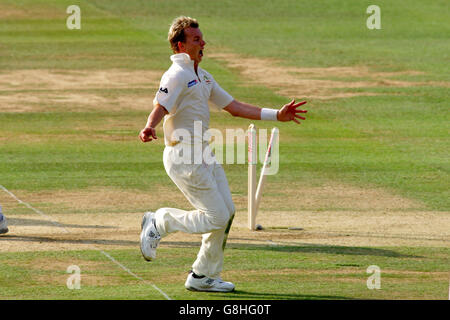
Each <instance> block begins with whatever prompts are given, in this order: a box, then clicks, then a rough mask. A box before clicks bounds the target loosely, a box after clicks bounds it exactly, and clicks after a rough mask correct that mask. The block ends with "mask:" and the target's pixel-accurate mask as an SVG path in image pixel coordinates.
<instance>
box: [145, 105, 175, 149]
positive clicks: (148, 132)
mask: <svg viewBox="0 0 450 320" xmlns="http://www.w3.org/2000/svg"><path fill="white" fill-rule="evenodd" d="M168 113H169V112H167V110H166V108H164V107H163V106H162V105H160V104H159V103H157V104H156V105H155V108H154V109H153V110H152V112H151V113H150V115H149V116H148V120H147V124H146V125H145V128H144V129H142V130H141V132H140V133H139V138H140V139H141V141H142V142H148V141H152V140H153V139H158V138H157V137H156V130H155V128H156V126H157V125H158V124H159V123H160V122H161V120H162V118H164V116H165V115H166V114H168Z"/></svg>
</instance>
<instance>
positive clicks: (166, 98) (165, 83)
mask: <svg viewBox="0 0 450 320" xmlns="http://www.w3.org/2000/svg"><path fill="white" fill-rule="evenodd" d="M182 90H183V86H182V85H180V81H179V80H178V79H177V77H176V76H174V75H170V74H167V73H166V74H164V75H163V77H162V78H161V82H160V85H159V90H158V92H157V93H156V96H155V99H154V101H153V102H154V103H155V102H157V103H159V104H160V105H162V106H163V107H164V108H166V110H167V111H168V112H170V111H171V110H172V109H173V107H174V106H175V104H176V102H177V100H178V97H179V96H180V94H181V91H182Z"/></svg>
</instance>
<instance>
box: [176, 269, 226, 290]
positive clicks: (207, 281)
mask: <svg viewBox="0 0 450 320" xmlns="http://www.w3.org/2000/svg"><path fill="white" fill-rule="evenodd" d="M184 286H185V287H186V289H188V290H191V291H207V292H231V291H233V290H234V284H233V283H231V282H226V281H223V280H222V279H220V278H219V279H212V278H208V277H206V276H202V277H200V278H194V273H193V272H190V273H189V275H188V277H187V280H186V282H185V284H184Z"/></svg>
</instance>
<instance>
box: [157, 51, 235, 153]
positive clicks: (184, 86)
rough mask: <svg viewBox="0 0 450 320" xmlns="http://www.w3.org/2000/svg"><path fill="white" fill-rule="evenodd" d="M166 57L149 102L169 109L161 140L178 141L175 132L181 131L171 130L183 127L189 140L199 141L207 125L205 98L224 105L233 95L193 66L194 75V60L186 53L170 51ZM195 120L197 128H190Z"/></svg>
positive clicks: (168, 143) (220, 106) (204, 72)
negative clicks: (165, 67) (167, 61)
mask: <svg viewBox="0 0 450 320" xmlns="http://www.w3.org/2000/svg"><path fill="white" fill-rule="evenodd" d="M170 59H171V60H172V62H173V64H172V66H171V67H170V68H169V69H168V70H167V71H166V72H165V73H164V75H163V76H162V78H161V83H160V86H159V90H158V92H157V93H156V96H155V99H154V101H153V103H154V104H156V103H159V104H160V105H162V106H163V107H164V108H166V110H167V111H168V112H169V114H167V115H166V116H165V117H164V124H163V129H164V142H165V144H166V145H172V144H173V143H174V142H176V141H179V140H180V138H179V135H178V132H181V131H178V132H174V131H175V130H176V129H184V130H187V131H188V132H189V134H190V137H191V138H192V140H191V141H190V142H191V143H194V141H203V136H202V135H203V134H204V133H205V131H206V130H208V128H209V106H208V101H211V102H213V103H214V104H215V105H216V106H218V107H219V108H224V107H226V106H227V105H229V104H230V103H231V102H232V101H233V97H232V96H231V95H229V94H228V93H227V92H226V91H225V90H223V89H222V88H221V87H220V86H219V84H218V83H217V82H216V81H215V80H214V78H213V77H212V76H211V75H210V74H209V73H208V72H206V71H205V70H203V69H202V68H200V67H198V68H197V73H198V76H197V74H196V73H195V70H194V61H193V60H191V58H190V57H189V55H188V54H186V53H178V54H174V55H172V56H171V57H170ZM198 121H200V122H198ZM195 122H196V123H197V125H196V126H197V130H195V131H194V123H195ZM200 123H201V130H199V127H200V126H199V125H200ZM200 131H201V132H200Z"/></svg>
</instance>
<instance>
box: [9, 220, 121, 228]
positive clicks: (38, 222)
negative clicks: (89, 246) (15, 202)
mask: <svg viewBox="0 0 450 320" xmlns="http://www.w3.org/2000/svg"><path fill="white" fill-rule="evenodd" d="M8 225H10V226H48V227H54V226H55V224H54V223H53V222H51V221H46V220H36V219H23V218H8ZM58 226H60V227H64V228H83V229H117V227H112V226H100V225H82V224H64V223H60V222H58Z"/></svg>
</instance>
